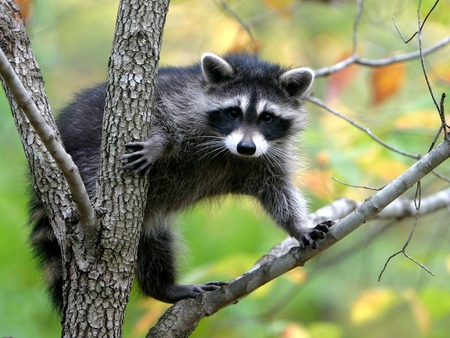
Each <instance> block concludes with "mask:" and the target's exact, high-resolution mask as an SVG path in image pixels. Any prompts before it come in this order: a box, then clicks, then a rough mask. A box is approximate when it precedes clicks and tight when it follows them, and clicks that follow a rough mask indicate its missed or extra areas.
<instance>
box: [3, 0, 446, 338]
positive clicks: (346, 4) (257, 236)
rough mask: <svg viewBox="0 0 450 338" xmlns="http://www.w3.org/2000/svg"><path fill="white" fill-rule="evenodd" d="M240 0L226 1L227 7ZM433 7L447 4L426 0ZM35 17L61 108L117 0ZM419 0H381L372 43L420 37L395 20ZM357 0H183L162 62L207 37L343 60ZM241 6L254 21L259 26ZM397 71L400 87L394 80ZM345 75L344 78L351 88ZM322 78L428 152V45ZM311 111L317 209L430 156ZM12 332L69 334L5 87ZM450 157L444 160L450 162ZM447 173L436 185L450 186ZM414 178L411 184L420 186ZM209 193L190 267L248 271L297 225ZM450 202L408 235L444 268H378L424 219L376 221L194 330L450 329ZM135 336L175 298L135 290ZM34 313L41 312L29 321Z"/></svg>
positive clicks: (54, 8) (390, 46)
mask: <svg viewBox="0 0 450 338" xmlns="http://www.w3.org/2000/svg"><path fill="white" fill-rule="evenodd" d="M223 3H225V4H226V6H225V8H226V10H224V9H223V6H222V8H221V4H223ZM422 3H423V5H422V6H423V7H422V8H423V10H422V15H425V14H426V13H427V12H428V10H429V8H431V6H432V5H433V4H434V1H432V0H426V1H422ZM33 8H34V11H33V12H32V17H31V19H30V21H29V33H30V37H31V39H32V42H33V47H34V50H35V53H36V56H37V59H38V62H39V64H40V66H41V68H42V70H43V73H44V77H45V79H46V87H47V90H48V95H49V97H50V101H51V103H52V107H53V109H54V111H57V109H58V108H60V107H61V106H63V105H64V104H65V103H67V102H68V100H70V98H71V97H72V95H73V93H74V92H76V91H78V90H79V89H80V88H83V87H87V86H90V85H91V84H93V83H96V82H101V81H104V78H105V76H106V68H107V62H108V57H109V52H110V48H111V41H112V37H113V30H114V21H115V15H116V8H117V2H115V1H114V2H113V1H88V0H71V1H45V2H43V1H40V2H36V3H34V7H33ZM449 9H450V2H449V1H448V0H445V1H441V2H440V3H439V5H438V7H437V8H436V10H435V11H434V12H433V13H432V15H431V16H430V18H429V20H428V22H427V24H426V26H425V30H424V40H423V41H424V44H425V45H426V46H430V45H432V44H433V43H436V42H437V41H439V40H440V39H442V38H443V37H444V36H445V35H446V34H448V25H449V21H450V14H449V13H450V10H449ZM416 10H417V4H416V2H412V1H409V0H397V1H391V2H380V1H376V0H367V1H365V2H364V12H363V16H362V17H361V21H360V26H359V31H358V32H359V35H358V53H360V55H361V56H363V57H365V58H369V59H380V58H384V57H388V56H390V55H394V54H403V53H407V52H411V51H414V50H416V49H417V44H416V43H415V42H411V43H409V44H407V45H405V44H404V43H403V42H402V41H401V39H400V37H399V34H398V32H397V30H396V29H395V27H394V25H393V23H392V16H393V15H394V16H395V18H396V22H397V25H398V27H399V29H400V30H401V31H402V33H403V34H404V35H405V36H408V37H409V36H410V35H412V34H413V33H414V31H415V30H416V29H417V14H416ZM355 11H356V7H355V4H354V2H351V1H343V2H342V4H340V5H332V4H330V3H328V2H327V1H308V2H306V1H303V2H301V1H293V0H264V1H256V0H253V1H237V0H230V1H227V2H221V1H200V0H178V1H173V2H172V4H171V8H170V11H169V16H168V19H167V25H166V28H165V35H164V44H163V51H162V56H161V63H162V64H166V65H167V64H180V65H185V64H190V63H192V62H194V61H196V60H198V58H199V56H200V55H201V53H202V52H204V51H214V52H217V53H222V52H226V51H229V50H235V51H239V50H244V49H250V50H257V51H258V52H259V54H261V56H262V57H264V58H266V59H269V60H274V61H276V62H280V63H283V64H286V65H295V66H297V65H298V66H301V65H308V66H311V67H313V68H315V69H317V68H321V67H326V66H330V65H332V64H334V63H336V62H338V61H340V60H342V59H343V58H345V57H348V56H350V55H351V53H352V33H353V24H354V20H353V19H354V17H355ZM232 13H234V14H236V15H238V16H239V18H241V20H242V21H243V22H246V23H248V24H249V25H250V26H251V30H252V35H253V39H254V40H252V37H250V36H249V34H248V33H247V32H246V31H245V29H243V27H242V25H241V24H240V23H239V22H238V21H237V20H236V19H235V18H234V17H233V15H232ZM447 55H448V50H446V51H439V52H437V53H435V54H433V55H430V56H427V58H426V65H427V69H428V70H429V76H430V78H431V81H432V84H433V87H434V89H435V91H436V93H437V95H440V93H441V92H442V91H445V90H447V89H448V85H449V83H450V66H449V65H448V57H447ZM383 81H387V82H388V83H389V85H390V87H389V88H390V89H389V90H387V91H386V92H384V93H382V94H380V93H379V91H380V90H382V89H386V85H382V83H385V82H383ZM336 91H337V92H336ZM314 94H315V95H316V96H317V97H319V98H321V99H323V100H324V101H325V102H326V103H328V104H329V105H330V106H332V107H333V108H335V109H338V110H339V111H340V112H342V113H344V114H346V116H348V117H349V118H352V119H354V120H355V121H357V122H358V123H360V124H361V125H363V126H365V127H370V129H371V130H372V131H373V132H374V133H375V134H376V135H377V136H378V137H380V138H381V139H383V140H384V141H385V142H387V143H388V144H390V145H392V146H394V147H396V148H399V149H402V150H404V151H408V152H412V153H416V154H424V153H426V151H427V150H428V148H429V146H430V143H431V141H432V139H433V137H434V135H435V132H436V130H437V128H438V126H439V117H438V115H437V113H436V111H435V109H434V107H433V104H432V102H431V100H430V96H429V93H428V90H427V88H426V86H425V82H424V79H423V75H422V69H421V67H420V63H419V60H415V61H411V62H410V63H407V64H401V65H400V66H397V67H396V68H389V69H387V70H386V69H385V70H384V71H379V70H375V69H369V68H363V67H357V66H353V67H350V68H347V69H346V70H344V71H342V72H341V73H339V75H337V74H336V75H333V76H330V77H326V78H318V79H317V81H316V84H315V87H314ZM309 110H310V111H311V119H310V126H309V130H308V131H307V132H306V134H305V135H304V138H303V143H302V148H303V152H304V154H305V157H306V158H307V160H306V161H305V162H307V164H308V165H307V169H306V170H305V172H304V173H303V174H302V175H301V176H299V178H298V181H299V184H300V185H302V188H303V190H304V191H305V192H306V194H307V195H308V197H309V198H310V200H311V208H312V209H315V208H317V207H320V206H322V205H324V204H325V203H326V202H329V201H332V200H334V199H336V198H338V197H341V196H346V197H351V198H355V199H358V200H362V199H364V198H366V197H368V196H370V195H371V194H372V192H371V191H366V190H362V189H355V188H350V187H347V186H344V185H341V184H339V183H337V182H334V181H332V180H331V177H332V176H334V177H336V178H338V179H339V180H341V181H344V182H347V183H350V184H361V185H370V186H383V185H384V184H386V183H388V182H389V181H390V180H392V179H393V178H395V177H396V176H397V175H398V174H400V173H401V172H402V171H403V170H404V169H406V168H407V167H408V166H410V165H411V164H412V163H413V162H414V161H413V160H412V159H410V158H406V157H404V156H401V155H398V154H396V153H393V152H391V151H388V150H386V149H385V148H383V147H381V146H380V145H379V144H376V143H375V142H374V141H373V140H372V139H370V138H369V137H368V136H367V135H366V134H365V133H363V132H361V131H360V130H358V129H356V128H355V127H353V126H351V125H350V124H349V123H347V122H345V121H343V120H342V119H339V118H338V117H336V116H334V115H331V114H329V113H328V112H326V111H324V110H322V109H320V108H318V107H316V106H313V105H312V104H309ZM0 142H1V144H2V145H3V147H2V149H1V150H0V212H1V215H2V217H1V218H0V276H1V278H0V299H1V302H0V337H2V336H6V335H10V336H14V337H30V336H33V337H49V336H57V335H58V334H59V324H58V319H57V316H56V315H55V314H53V313H52V311H51V308H50V305H49V302H48V301H47V299H46V297H45V294H44V288H43V286H42V282H41V277H40V274H39V273H38V271H37V269H36V264H35V262H34V261H33V260H32V258H31V257H32V255H31V253H30V249H29V247H28V244H27V234H28V228H27V227H26V219H27V216H26V190H27V179H26V178H25V177H26V175H25V174H26V163H25V160H24V156H23V150H22V148H21V145H20V141H19V137H18V135H17V132H16V130H15V127H14V125H13V122H12V119H11V117H10V114H9V107H8V105H7V103H6V101H5V99H4V97H3V95H2V97H1V100H0ZM449 171H450V168H449V167H448V164H444V166H443V168H440V172H441V173H443V174H447V175H448V174H449ZM443 186H444V184H443V183H442V181H437V180H436V179H434V178H427V179H426V180H424V182H423V192H422V194H423V195H427V194H428V193H431V192H434V191H437V190H440V189H442V188H443ZM412 196H413V195H412V193H411V194H410V195H409V196H408V197H412ZM223 202H224V206H220V207H219V206H218V205H215V204H211V205H210V204H204V205H201V206H200V207H199V208H195V209H193V210H190V211H187V212H186V213H185V214H183V215H182V217H180V220H179V223H180V224H179V229H180V232H181V233H182V235H183V237H184V238H185V246H186V248H187V249H186V250H184V251H183V252H184V254H183V255H182V259H181V260H182V265H183V266H184V272H185V273H184V275H183V279H184V280H185V281H189V282H202V281H205V280H225V281H227V280H231V279H233V278H235V277H236V276H238V275H239V274H241V273H243V272H244V271H245V270H246V269H248V268H249V267H251V266H252V264H253V263H254V262H255V261H256V260H257V259H258V258H259V257H260V256H262V255H263V254H264V253H266V252H267V251H268V249H269V248H270V247H271V246H273V245H274V244H276V243H278V242H279V241H280V240H281V239H283V238H284V234H283V233H282V232H281V231H280V230H279V229H277V228H275V227H274V226H273V225H272V221H271V220H269V219H268V218H267V217H265V216H263V215H262V213H261V210H260V209H259V207H258V206H256V205H255V204H254V203H253V202H251V201H250V200H248V199H246V198H239V199H224V200H223ZM447 220H448V211H441V212H439V213H436V214H435V215H431V216H426V217H421V218H419V222H418V229H417V231H416V233H415V235H414V237H413V240H412V243H411V245H410V247H409V248H408V252H410V253H411V254H412V255H413V256H414V257H415V258H416V259H417V260H419V261H420V262H422V263H423V264H425V265H426V266H427V267H428V268H430V269H431V270H432V271H433V272H434V273H435V277H431V276H430V275H429V274H428V273H426V272H425V271H424V270H422V269H421V268H419V267H418V266H417V265H415V264H413V263H412V262H411V261H410V260H408V259H406V258H404V257H402V256H398V257H396V258H395V259H394V260H393V261H392V262H391V263H390V265H389V266H388V268H387V270H386V271H385V273H384V275H383V277H382V279H381V282H378V281H377V279H378V275H379V274H380V271H381V269H382V268H383V265H384V263H385V261H386V259H387V258H388V257H389V255H391V254H392V253H394V252H396V251H398V250H399V249H401V247H402V246H403V244H404V242H405V240H406V239H407V238H408V235H409V232H410V230H411V227H412V225H413V220H407V221H403V222H400V223H399V222H392V223H390V224H386V223H383V222H379V223H371V224H370V225H368V226H365V227H363V228H361V229H360V230H358V231H357V232H356V233H354V234H352V235H351V236H350V237H349V238H346V239H344V240H343V241H342V242H341V243H338V244H337V245H336V246H334V247H333V248H331V249H329V250H327V251H326V252H325V253H323V254H321V255H320V257H317V258H316V259H314V260H313V261H311V262H309V263H308V264H307V266H306V267H305V268H303V269H297V270H296V271H292V272H291V273H289V274H287V275H286V276H283V277H281V278H279V279H277V280H276V281H273V282H271V283H269V284H268V285H266V286H264V287H263V288H261V289H260V290H258V291H256V292H255V293H254V294H252V295H251V296H249V297H248V298H246V299H243V300H241V301H240V302H239V303H238V304H237V305H235V306H231V307H229V308H227V309H224V310H223V311H220V312H219V313H217V314H216V315H214V316H213V317H211V318H206V319H204V320H202V321H201V323H200V325H199V327H198V329H197V330H196V332H195V333H194V334H193V337H248V336H252V337H330V338H334V337H362V336H364V337H380V336H383V337H445V336H446V335H447V333H448V331H449V330H450V324H449V323H448V318H449V316H450V306H449V304H450V288H449V286H448V278H449V273H450V256H449V254H448V251H447V250H446V249H447V248H448V240H449V234H448V229H447V228H448V226H447V224H448V223H447ZM131 298H132V299H131V302H130V305H129V307H128V309H127V318H126V328H125V336H126V337H137V336H142V335H143V334H144V333H145V331H146V330H147V329H148V328H149V327H150V326H151V325H152V323H154V321H155V320H156V319H157V318H158V316H159V315H160V314H161V313H162V312H163V311H164V309H165V308H167V306H166V305H163V304H161V303H158V302H156V301H153V300H143V299H141V298H139V296H137V295H136V293H133V295H132V297H131ZM24 323H26V325H24Z"/></svg>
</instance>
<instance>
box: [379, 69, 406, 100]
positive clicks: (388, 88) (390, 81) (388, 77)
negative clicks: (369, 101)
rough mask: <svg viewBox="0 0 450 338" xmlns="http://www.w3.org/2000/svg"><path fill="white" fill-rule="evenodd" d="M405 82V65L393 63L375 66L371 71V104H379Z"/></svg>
mask: <svg viewBox="0 0 450 338" xmlns="http://www.w3.org/2000/svg"><path fill="white" fill-rule="evenodd" d="M404 82H405V65H404V64H403V63H393V64H391V65H388V66H383V67H377V68H375V70H374V71H373V73H372V92H373V104H380V103H382V102H383V101H385V100H386V99H388V98H390V97H391V96H392V95H394V94H396V93H397V92H398V90H399V89H400V88H401V87H402V86H403V83H404Z"/></svg>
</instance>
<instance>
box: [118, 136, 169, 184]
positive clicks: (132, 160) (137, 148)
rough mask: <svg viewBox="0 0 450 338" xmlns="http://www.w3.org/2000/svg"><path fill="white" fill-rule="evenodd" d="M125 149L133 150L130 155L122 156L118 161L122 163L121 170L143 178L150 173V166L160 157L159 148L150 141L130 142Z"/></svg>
mask: <svg viewBox="0 0 450 338" xmlns="http://www.w3.org/2000/svg"><path fill="white" fill-rule="evenodd" d="M125 148H127V149H131V150H133V152H131V153H127V154H123V155H122V156H120V160H121V161H122V162H123V163H124V165H123V167H122V168H123V169H126V170H129V172H130V173H132V174H140V175H142V176H145V175H147V174H148V172H149V171H150V168H151V167H152V164H153V163H154V162H155V161H156V160H157V159H158V158H159V157H160V155H161V152H162V150H161V147H160V146H158V145H157V144H155V143H154V142H152V141H151V139H149V140H147V141H144V142H131V143H127V144H125Z"/></svg>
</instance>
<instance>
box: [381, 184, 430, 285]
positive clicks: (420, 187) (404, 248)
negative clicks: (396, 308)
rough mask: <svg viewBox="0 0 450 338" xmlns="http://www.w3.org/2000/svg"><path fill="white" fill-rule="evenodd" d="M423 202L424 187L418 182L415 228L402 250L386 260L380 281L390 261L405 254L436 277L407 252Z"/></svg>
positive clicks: (413, 228)
mask: <svg viewBox="0 0 450 338" xmlns="http://www.w3.org/2000/svg"><path fill="white" fill-rule="evenodd" d="M421 200H422V185H421V183H420V181H418V182H417V189H416V194H415V196H414V205H415V208H416V215H415V218H414V224H413V227H412V229H411V231H410V233H409V236H408V239H407V240H406V242H405V244H404V245H403V247H402V249H401V250H399V251H397V252H396V253H394V254H392V255H391V256H389V258H388V259H387V260H386V262H385V264H384V266H383V269H382V270H381V272H380V274H379V276H378V281H380V280H381V277H382V276H383V273H384V272H385V271H386V268H387V266H388V265H389V263H390V261H391V260H392V259H393V258H394V257H396V256H397V255H399V254H403V256H405V257H406V258H408V259H409V260H410V261H412V262H413V263H415V264H417V265H418V266H420V267H421V268H422V269H424V270H425V271H426V272H428V273H429V274H430V275H432V276H434V274H433V273H432V272H431V270H430V269H428V268H427V267H426V266H425V265H423V264H422V263H420V262H419V261H417V260H416V259H414V258H413V257H412V256H410V255H409V254H408V253H407V252H406V248H407V247H408V245H409V243H410V242H411V239H412V237H413V235H414V232H415V230H416V227H417V222H418V220H419V212H420V204H421Z"/></svg>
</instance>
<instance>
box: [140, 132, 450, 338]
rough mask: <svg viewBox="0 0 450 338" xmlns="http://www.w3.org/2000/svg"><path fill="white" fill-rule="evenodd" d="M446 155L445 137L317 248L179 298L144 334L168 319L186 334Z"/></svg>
mask: <svg viewBox="0 0 450 338" xmlns="http://www.w3.org/2000/svg"><path fill="white" fill-rule="evenodd" d="M449 157H450V140H449V139H447V138H446V139H445V140H444V142H443V143H441V144H440V145H439V146H438V147H436V149H434V150H432V151H431V152H430V153H428V154H427V155H425V156H424V157H423V158H421V159H420V160H419V161H418V162H416V163H415V164H414V165H413V166H411V167H410V168H409V169H408V170H407V171H405V172H404V173H403V174H402V175H400V176H399V177H398V178H397V179H395V180H394V181H392V182H391V183H390V184H388V185H387V186H386V187H384V188H383V189H382V190H381V191H379V192H377V193H376V194H375V195H373V196H372V197H370V198H368V199H367V200H366V201H364V202H363V203H361V205H360V206H359V207H358V208H356V209H355V210H354V211H352V212H351V213H350V214H349V215H347V216H346V217H344V218H343V219H342V220H341V221H339V222H338V223H337V224H335V225H334V226H333V227H332V228H331V231H330V233H329V234H328V235H327V237H326V238H325V239H324V240H322V241H321V242H320V244H319V248H318V249H316V250H313V249H311V248H309V247H308V248H307V249H306V250H304V251H302V250H301V249H299V248H298V247H296V248H293V249H291V250H290V251H289V252H288V253H286V254H284V255H282V256H280V257H277V258H275V259H273V260H271V261H269V262H266V263H264V264H262V265H260V266H259V267H257V268H255V269H252V270H250V271H249V272H248V273H246V274H244V275H242V276H241V277H239V278H237V279H235V280H233V281H232V282H230V283H229V284H228V285H227V286H225V287H223V288H222V289H220V290H217V291H214V292H210V293H209V292H208V293H205V294H203V295H202V296H201V297H198V298H196V299H189V300H183V301H180V302H178V303H177V304H175V305H173V306H172V307H171V308H169V309H168V310H167V312H166V313H165V314H164V316H163V317H161V318H160V320H159V321H158V323H157V324H156V325H155V327H153V328H152V329H151V330H150V331H149V333H148V335H147V337H157V336H158V335H157V334H158V332H160V331H159V330H160V329H161V328H162V327H165V326H167V325H168V324H167V321H171V324H170V326H171V327H172V330H174V332H177V333H179V335H168V336H167V337H187V336H188V334H189V333H190V332H192V331H193V330H194V329H195V327H196V325H197V324H198V321H199V320H200V319H201V318H203V317H204V316H210V315H212V314H214V313H215V312H217V311H218V310H220V309H222V308H224V307H226V306H228V305H231V304H234V303H236V302H237V301H239V299H241V298H243V297H245V296H247V295H248V294H249V293H251V292H252V291H254V290H256V289H257V288H259V287H260V286H262V285H264V284H266V283H268V282H269V281H271V280H273V279H274V278H276V277H278V276H280V275H282V274H284V273H286V272H287V271H289V270H291V269H293V268H295V267H298V266H302V265H304V264H305V263H306V262H307V261H308V260H309V259H311V258H312V257H314V256H316V255H318V254H319V253H320V252H322V251H324V250H326V249H327V248H328V247H330V246H331V245H333V244H335V243H336V242H338V241H339V240H341V239H342V238H344V237H345V236H347V235H349V234H350V233H351V232H353V231H354V230H356V229H357V228H358V227H359V226H361V225H362V224H364V223H366V222H367V221H368V220H369V219H371V218H372V217H374V216H375V215H376V214H378V213H380V212H381V211H382V210H383V209H384V208H386V207H387V206H388V205H389V204H390V203H392V202H393V201H394V200H395V199H396V198H398V197H399V196H400V195H402V194H403V193H404V192H405V191H406V190H408V189H409V188H411V187H412V186H413V185H415V184H416V183H417V182H418V181H419V180H421V179H422V178H423V177H424V176H426V175H427V174H429V173H430V172H431V171H432V170H433V169H434V168H436V167H437V166H439V165H440V164H441V163H442V162H444V161H445V160H446V159H448V158H449ZM172 321H173V322H172ZM172 324H173V325H172Z"/></svg>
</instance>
